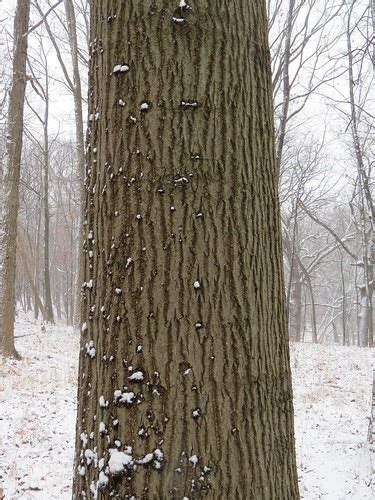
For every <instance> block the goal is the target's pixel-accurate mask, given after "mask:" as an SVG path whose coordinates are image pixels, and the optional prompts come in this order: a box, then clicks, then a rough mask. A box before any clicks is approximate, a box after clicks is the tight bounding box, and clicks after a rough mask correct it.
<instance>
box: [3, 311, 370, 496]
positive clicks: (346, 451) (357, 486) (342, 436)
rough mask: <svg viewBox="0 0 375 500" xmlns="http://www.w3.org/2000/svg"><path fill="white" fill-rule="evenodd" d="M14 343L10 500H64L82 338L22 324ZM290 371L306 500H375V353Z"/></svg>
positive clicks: (316, 355) (6, 413)
mask: <svg viewBox="0 0 375 500" xmlns="http://www.w3.org/2000/svg"><path fill="white" fill-rule="evenodd" d="M16 335H17V337H18V338H17V348H18V349H19V352H20V354H21V355H22V357H23V359H22V361H4V360H1V359H0V363H1V364H0V476H1V478H0V482H3V487H4V492H5V499H6V500H19V499H22V500H32V499H41V500H42V499H43V500H52V499H59V500H65V499H66V500H68V499H70V498H71V477H72V461H73V446H74V427H75V396H76V373H77V353H78V335H77V334H76V333H75V332H74V331H73V329H71V328H67V327H65V326H61V325H60V326H53V327H51V326H47V331H44V332H43V331H42V329H41V324H40V323H36V322H34V320H32V319H31V318H29V317H26V316H20V317H19V318H18V320H17V330H16ZM291 362H292V369H293V376H294V381H293V384H294V398H295V403H294V404H295V413H296V419H295V420H296V440H297V460H298V470H299V477H300V493H301V498H304V499H309V500H315V499H320V498H323V499H327V500H339V499H340V500H341V499H356V500H357V499H358V500H365V499H370V498H375V495H374V491H373V487H374V484H373V483H374V478H373V480H371V469H372V467H371V455H370V451H369V447H368V445H367V444H366V439H367V431H368V422H369V416H370V408H371V385H372V351H371V350H370V349H359V348H356V347H339V346H321V345H318V346H316V345H311V344H293V345H292V346H291ZM372 461H373V464H374V465H375V457H372ZM0 489H1V484H0Z"/></svg>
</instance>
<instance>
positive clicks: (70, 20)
mask: <svg viewBox="0 0 375 500" xmlns="http://www.w3.org/2000/svg"><path fill="white" fill-rule="evenodd" d="M64 5H65V15H66V19H67V26H68V33H69V45H70V54H71V58H72V66H73V86H74V88H73V99H74V116H75V127H76V154H77V161H78V179H79V182H80V185H81V186H82V189H81V192H80V208H81V210H80V223H79V231H80V238H79V241H81V240H82V239H83V238H84V228H83V224H82V222H83V200H84V196H85V192H84V189H83V186H84V184H83V181H84V176H85V172H84V169H85V141H84V134H83V111H82V89H81V77H80V73H79V63H78V43H77V26H76V16H75V11H74V4H73V1H72V0H64ZM79 250H81V248H79ZM82 256H83V254H82V252H81V251H79V259H81V258H82ZM79 269H83V262H82V264H81V265H80V266H79ZM76 279H77V284H75V287H74V290H72V293H73V298H74V299H75V300H76V303H77V308H76V310H77V311H79V303H80V298H81V291H80V284H81V283H82V281H83V275H82V274H80V272H78V273H77V278H76ZM73 321H75V324H76V326H77V325H78V324H79V312H78V313H77V318H73Z"/></svg>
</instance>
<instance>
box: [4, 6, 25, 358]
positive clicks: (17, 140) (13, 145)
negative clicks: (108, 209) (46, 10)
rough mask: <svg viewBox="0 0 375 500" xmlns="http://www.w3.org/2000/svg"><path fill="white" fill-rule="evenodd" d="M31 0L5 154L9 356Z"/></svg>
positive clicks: (17, 27) (19, 26) (17, 55)
mask: <svg viewBox="0 0 375 500" xmlns="http://www.w3.org/2000/svg"><path fill="white" fill-rule="evenodd" d="M29 13H30V0H18V1H17V7H16V13H15V18H14V49H13V80H12V86H11V90H10V94H9V110H8V133H7V145H6V157H5V162H4V164H5V172H4V185H5V195H6V200H5V207H4V227H5V230H4V233H5V234H4V263H3V266H4V269H3V301H2V304H1V306H2V307H1V309H2V321H1V322H0V323H1V327H2V350H3V354H4V355H5V356H14V357H17V358H19V355H18V353H17V351H16V349H15V346H14V320H15V306H16V305H15V278H16V253H17V219H18V209H19V186H20V173H21V153H22V133H23V108H24V100H25V89H26V58H27V30H28V26H29Z"/></svg>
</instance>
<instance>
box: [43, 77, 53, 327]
mask: <svg viewBox="0 0 375 500" xmlns="http://www.w3.org/2000/svg"><path fill="white" fill-rule="evenodd" d="M48 78H49V76H48V75H46V79H45V111H44V120H43V132H44V150H43V156H44V158H43V214H44V241H43V279H44V307H45V310H46V321H48V322H49V323H54V322H55V321H54V318H53V306H52V293H51V276H50V251H49V247H50V214H49V169H50V151H49V137H48V121H49V88H48V87H49V82H48Z"/></svg>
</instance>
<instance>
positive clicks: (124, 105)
mask: <svg viewBox="0 0 375 500" xmlns="http://www.w3.org/2000/svg"><path fill="white" fill-rule="evenodd" d="M176 4H178V2H176ZM168 5H169V6H170V2H161V4H159V6H157V5H156V4H155V3H154V2H152V1H151V0H148V1H145V2H138V1H134V0H132V1H128V2H116V3H114V2H93V3H92V16H91V21H92V25H91V26H92V28H91V29H92V33H91V40H92V53H91V63H90V78H91V80H90V93H89V108H90V113H91V114H92V115H93V119H92V121H91V122H90V124H89V145H90V148H89V153H88V158H87V160H88V161H87V164H88V166H87V171H86V176H87V179H86V188H87V193H86V205H85V207H86V219H87V220H86V225H85V227H86V240H85V244H84V251H85V259H84V265H85V268H84V275H85V284H84V286H83V300H82V341H81V356H80V372H79V394H78V398H79V399H78V423H77V441H76V464H75V481H74V495H75V498H79V496H80V494H81V492H84V493H85V494H86V495H87V496H88V497H89V498H92V497H93V495H95V494H96V491H98V490H99V491H98V498H101V499H104V498H109V496H110V495H111V494H112V495H118V497H119V498H130V497H131V496H133V495H134V496H135V497H136V498H148V499H154V498H163V499H164V498H176V499H182V498H183V497H187V498H201V497H202V496H203V495H204V494H208V497H209V498H228V499H235V498H248V499H280V498H287V499H288V500H292V499H296V498H298V487H297V474H296V463H295V454H294V437H293V405H292V388H291V377H290V368H289V354H288V335H287V318H286V311H285V300H284V283H283V276H282V252H281V235H280V227H279V206H278V195H277V184H278V182H277V181H278V179H277V168H276V161H275V154H274V139H273V118H272V102H271V95H272V91H271V79H270V63H269V51H268V46H267V22H266V12H265V6H264V4H263V2H243V1H240V0H221V1H220V2H219V1H218V0H213V1H211V2H206V1H205V0H204V1H203V0H196V1H195V2H194V5H192V8H191V9H190V8H187V7H181V8H176V9H173V8H172V9H171V8H170V7H169V6H168ZM117 65H123V66H122V68H121V70H120V71H117V69H118V67H117ZM125 65H126V66H125ZM127 66H128V67H129V70H128V71H126V70H127ZM96 465H97V467H96ZM99 471H100V472H99Z"/></svg>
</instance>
